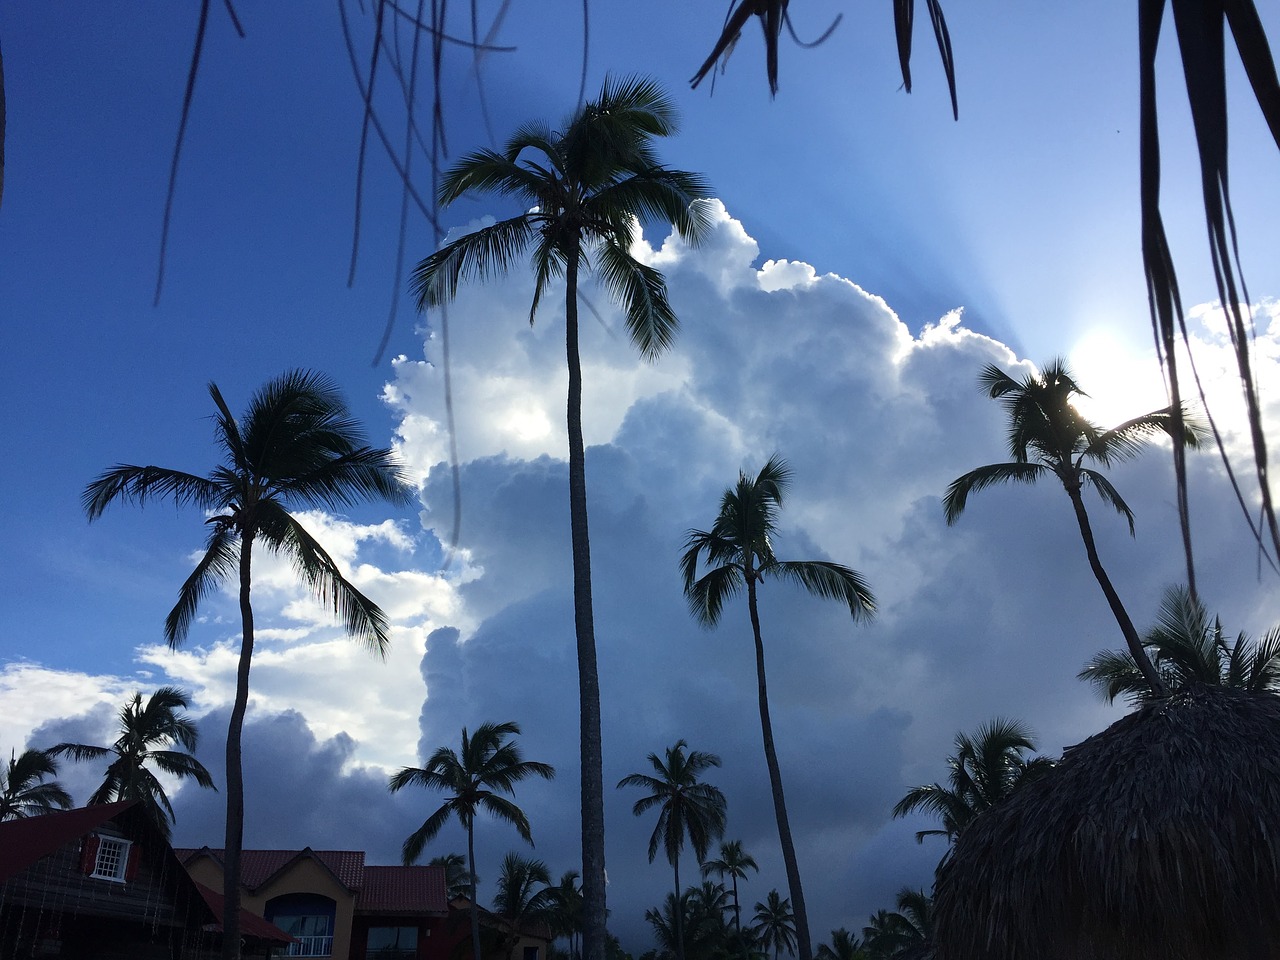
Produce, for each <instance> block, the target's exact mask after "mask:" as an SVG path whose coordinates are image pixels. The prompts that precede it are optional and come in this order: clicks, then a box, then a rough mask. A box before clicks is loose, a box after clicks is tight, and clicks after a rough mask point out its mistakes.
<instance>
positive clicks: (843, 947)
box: [814, 927, 869, 960]
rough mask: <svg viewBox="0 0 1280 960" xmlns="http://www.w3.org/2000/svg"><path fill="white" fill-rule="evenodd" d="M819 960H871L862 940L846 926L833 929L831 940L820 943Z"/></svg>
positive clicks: (816, 953)
mask: <svg viewBox="0 0 1280 960" xmlns="http://www.w3.org/2000/svg"><path fill="white" fill-rule="evenodd" d="M814 956H815V957H816V958H817V960H869V958H868V955H867V951H866V950H864V949H863V947H862V942H861V941H860V940H859V939H858V938H857V937H855V936H854V935H853V934H852V933H850V932H849V931H848V930H846V929H845V928H844V927H840V928H839V929H838V930H832V931H831V942H830V943H829V944H828V943H820V944H818V949H817V950H816V951H814Z"/></svg>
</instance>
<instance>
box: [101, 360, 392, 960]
mask: <svg viewBox="0 0 1280 960" xmlns="http://www.w3.org/2000/svg"><path fill="white" fill-rule="evenodd" d="M209 395H210V397H211V398H212V399H213V403H214V407H215V409H216V412H215V414H214V417H213V422H214V435H215V437H216V439H217V443H218V446H219V447H220V448H221V450H222V454H223V460H222V462H221V463H220V464H219V465H218V466H216V467H214V469H213V470H212V471H211V472H210V473H209V475H208V476H198V475H196V474H191V473H186V472H183V471H181V470H172V469H169V468H166V467H157V466H135V465H133V464H117V465H116V466H114V467H112V468H111V469H109V470H107V471H106V472H105V473H103V474H102V475H101V476H99V477H98V478H97V479H96V480H94V481H93V482H92V483H90V484H89V485H88V486H87V487H86V488H85V491H84V494H83V498H82V500H83V504H84V508H85V512H86V513H87V514H88V516H89V519H90V520H96V519H97V518H98V517H100V516H101V515H102V514H103V512H104V511H105V510H106V509H107V507H109V506H110V505H111V504H112V503H115V502H117V501H123V502H132V503H136V504H138V505H139V506H143V505H145V504H147V503H149V502H151V501H152V500H171V501H173V502H174V503H176V504H178V505H179V506H191V507H195V508H197V509H199V510H202V511H204V512H205V513H206V514H207V515H209V518H208V519H207V520H206V521H205V523H206V525H207V526H208V529H209V533H208V537H207V538H206V541H205V553H204V556H202V557H201V558H200V559H199V560H198V561H197V562H196V566H195V569H194V570H193V571H192V572H191V575H190V576H188V577H187V579H186V582H185V583H183V585H182V587H181V589H180V590H179V591H178V602H177V604H175V605H174V607H173V609H172V610H171V611H170V612H169V615H168V617H167V618H166V619H165V624H164V633H165V638H166V639H167V640H168V642H169V645H170V646H171V647H175V648H176V647H178V646H179V645H181V643H182V642H183V640H185V639H186V636H187V632H188V630H189V629H190V627H191V624H192V621H193V620H194V619H195V615H196V610H197V609H198V608H199V606H200V602H201V601H202V600H204V599H205V597H207V596H208V595H209V594H210V593H211V592H213V591H214V589H216V587H217V586H218V585H219V584H220V583H223V582H225V581H227V580H232V579H235V580H237V581H238V583H239V587H240V623H241V641H240V659H239V664H238V667H237V670H236V692H235V699H234V701H233V703H232V707H231V720H230V723H229V725H228V729H227V781H226V788H227V822H226V831H227V832H226V843H225V851H226V854H225V855H226V862H225V864H224V866H225V870H224V874H223V896H224V898H225V914H226V925H225V928H224V935H223V938H222V940H223V954H222V955H223V957H224V960H235V958H236V957H238V956H239V950H240V936H239V925H240V913H239V903H240V850H241V847H242V841H243V834H244V782H243V777H242V767H241V739H242V731H243V729H244V717H245V712H246V710H247V709H248V706H249V668H250V665H251V663H252V659H253V647H254V619H253V603H252V597H251V594H252V585H253V547H254V545H255V544H258V543H261V545H262V546H264V547H266V548H267V549H268V550H269V551H271V552H273V553H278V554H283V555H284V556H286V557H288V558H289V560H291V561H292V563H293V568H294V571H295V572H296V573H297V575H298V577H299V578H300V579H301V580H302V581H303V583H305V584H306V585H307V586H308V587H310V588H311V590H312V591H313V592H314V593H315V595H316V597H317V598H318V599H319V600H320V601H321V602H322V603H323V604H324V605H325V606H326V607H328V608H330V609H331V610H332V611H333V613H334V614H335V615H336V616H337V617H338V619H339V620H341V621H342V623H343V625H344V626H345V627H346V629H347V632H348V633H350V634H351V635H352V636H354V637H355V638H356V639H357V640H359V641H360V642H362V643H364V644H365V645H367V646H368V647H369V648H370V649H371V650H373V651H374V652H376V653H378V654H382V653H383V652H384V651H385V649H386V646H387V643H388V624H387V619H386V617H385V615H384V614H383V613H382V611H381V610H380V609H379V608H378V606H377V604H375V603H374V602H373V601H372V600H370V599H369V598H367V597H366V596H365V595H364V594H362V593H361V592H360V591H359V590H358V589H356V587H355V586H354V585H353V584H352V583H351V582H350V581H348V580H347V579H346V577H344V576H343V574H342V571H341V570H340V569H339V568H338V565H337V563H335V562H334V560H333V558H332V557H330V556H329V554H328V553H327V552H325V550H324V548H323V547H322V546H321V545H320V544H319V542H317V541H316V539H315V537H313V536H312V535H311V533H310V532H309V531H308V530H307V528H306V527H305V526H303V524H302V523H301V522H300V521H299V520H298V519H297V518H296V517H295V516H294V515H293V514H292V513H291V512H290V511H291V510H293V509H295V508H297V507H311V508H319V509H329V510H335V509H341V508H345V507H349V506H353V505H355V504H357V503H362V502H365V501H373V500H387V501H390V502H392V503H397V504H405V505H407V504H408V503H410V502H411V496H410V490H409V487H408V485H407V483H406V480H405V477H404V475H403V474H402V473H401V472H400V468H399V466H398V465H397V463H396V461H395V458H394V456H393V455H392V453H391V451H390V450H386V449H381V448H377V447H371V446H369V445H368V444H367V443H366V442H365V439H364V436H363V434H362V432H361V430H360V428H359V425H358V424H357V422H356V421H355V420H354V419H353V418H352V417H351V414H350V412H349V411H348V408H347V405H346V402H345V401H344V400H343V398H342V395H341V393H340V392H339V391H338V388H337V386H336V385H335V384H334V383H333V381H332V380H330V379H329V378H328V377H325V376H323V375H322V374H318V373H315V372H312V371H308V370H293V371H290V372H288V373H285V374H282V375H281V376H279V377H276V378H275V379H273V380H270V381H268V382H267V383H266V385H264V386H263V387H261V388H259V389H258V391H257V392H255V393H254V395H253V397H252V398H251V399H250V401H249V407H248V410H247V411H246V412H245V414H244V416H243V417H241V418H240V419H237V418H236V417H235V416H234V415H233V414H232V413H231V409H230V407H228V406H227V403H226V401H225V400H224V399H223V397H222V392H221V391H220V390H219V389H218V387H217V385H216V384H214V383H210V384H209Z"/></svg>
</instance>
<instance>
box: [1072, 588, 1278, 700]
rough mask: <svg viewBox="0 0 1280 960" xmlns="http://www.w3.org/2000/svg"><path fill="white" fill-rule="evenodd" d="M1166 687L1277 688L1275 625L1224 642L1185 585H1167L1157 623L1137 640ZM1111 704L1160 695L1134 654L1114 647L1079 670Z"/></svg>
mask: <svg viewBox="0 0 1280 960" xmlns="http://www.w3.org/2000/svg"><path fill="white" fill-rule="evenodd" d="M1142 645H1143V647H1144V648H1145V649H1146V650H1148V651H1149V652H1150V655H1151V660H1152V661H1153V663H1154V665H1155V668H1156V670H1157V671H1158V672H1159V674H1160V678H1161V680H1162V682H1163V683H1164V687H1165V690H1166V691H1167V692H1168V693H1169V695H1173V694H1175V693H1177V692H1178V691H1179V690H1181V689H1182V688H1183V687H1186V686H1187V685H1188V684H1192V683H1207V684H1210V685H1212V686H1223V687H1238V688H1240V689H1241V690H1250V691H1253V692H1255V693H1262V692H1267V691H1277V690H1280V626H1278V627H1274V628H1272V629H1271V630H1269V631H1268V632H1267V634H1266V635H1265V636H1264V637H1263V638H1262V640H1260V641H1259V642H1257V643H1254V642H1252V641H1251V640H1250V639H1249V638H1248V637H1247V636H1245V635H1244V634H1243V633H1241V634H1237V636H1236V638H1235V640H1233V641H1228V640H1227V639H1226V637H1225V636H1223V632H1222V621H1220V620H1218V619H1216V618H1215V619H1214V620H1213V621H1212V623H1211V622H1210V620H1209V611H1208V610H1206V609H1205V607H1204V604H1202V603H1201V602H1200V601H1199V600H1198V599H1196V598H1195V597H1193V596H1192V595H1191V591H1190V590H1189V589H1187V588H1186V587H1182V586H1178V587H1171V588H1169V589H1168V590H1167V591H1165V594H1164V598H1163V600H1161V602H1160V612H1159V614H1158V615H1157V617H1156V624H1155V626H1154V627H1152V628H1151V629H1150V630H1149V631H1148V632H1147V635H1146V636H1145V637H1143V639H1142ZM1079 677H1080V679H1081V680H1087V681H1088V682H1089V683H1091V684H1093V685H1094V686H1095V687H1096V688H1097V689H1098V690H1099V691H1100V692H1101V693H1102V695H1103V696H1104V697H1106V699H1107V702H1108V703H1110V702H1111V701H1112V700H1115V698H1116V697H1119V696H1123V697H1125V698H1126V699H1127V700H1128V701H1129V702H1130V703H1132V704H1133V705H1134V706H1139V705H1141V704H1144V703H1150V702H1151V701H1152V700H1156V699H1159V698H1158V697H1157V696H1156V695H1155V694H1154V693H1153V692H1152V690H1151V687H1150V686H1149V685H1148V684H1147V682H1146V680H1145V679H1144V678H1143V676H1142V674H1141V672H1139V670H1138V666H1137V664H1135V663H1134V662H1133V657H1131V656H1130V655H1129V654H1128V653H1123V652H1121V651H1118V650H1105V651H1103V652H1102V653H1099V654H1097V655H1096V656H1094V658H1093V659H1092V660H1090V661H1089V663H1088V664H1087V665H1086V666H1085V668H1084V669H1083V670H1081V671H1080V673H1079Z"/></svg>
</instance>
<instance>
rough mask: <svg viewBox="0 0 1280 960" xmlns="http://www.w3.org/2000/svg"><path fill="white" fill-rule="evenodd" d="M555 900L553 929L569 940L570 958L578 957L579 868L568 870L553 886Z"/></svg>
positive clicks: (579, 928)
mask: <svg viewBox="0 0 1280 960" xmlns="http://www.w3.org/2000/svg"><path fill="white" fill-rule="evenodd" d="M551 894H552V898H553V900H554V901H555V902H554V905H553V907H552V922H551V929H552V932H553V933H554V935H555V936H557V937H564V938H566V939H567V940H568V941H569V960H574V958H576V957H578V956H579V955H580V954H579V951H578V935H579V934H580V933H581V932H582V884H581V883H580V882H579V874H578V871H577V870H566V871H565V872H564V873H563V874H562V875H561V877H560V882H559V883H557V884H556V885H555V886H553V887H552V888H551Z"/></svg>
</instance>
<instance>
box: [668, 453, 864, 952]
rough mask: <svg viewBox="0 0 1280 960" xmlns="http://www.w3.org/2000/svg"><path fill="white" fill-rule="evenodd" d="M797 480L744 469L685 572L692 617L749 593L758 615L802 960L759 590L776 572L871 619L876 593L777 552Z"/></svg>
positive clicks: (766, 723)
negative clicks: (776, 539) (781, 515)
mask: <svg viewBox="0 0 1280 960" xmlns="http://www.w3.org/2000/svg"><path fill="white" fill-rule="evenodd" d="M790 482H791V471H790V470H789V469H788V468H787V464H786V461H784V460H782V459H781V458H780V457H778V456H776V455H775V456H773V457H770V458H769V462H768V463H766V464H765V465H764V466H763V467H762V468H761V469H760V473H759V474H758V475H757V476H755V477H754V478H753V477H749V476H747V474H745V473H739V474H738V485H737V486H736V487H734V488H731V489H729V490H726V491H725V492H724V496H723V497H722V498H721V501H720V513H719V515H718V516H717V517H716V520H715V524H714V525H713V526H712V528H711V529H710V530H709V531H703V530H690V531H689V534H688V536H687V538H686V539H685V545H684V546H685V550H684V554H683V556H682V557H681V559H680V569H681V572H682V574H683V576H684V593H685V596H686V597H687V598H688V600H689V609H690V611H691V612H692V613H693V616H694V617H695V618H696V619H697V620H698V621H699V622H700V623H701V624H702V625H703V626H705V627H712V626H715V624H716V623H717V622H719V620H720V613H721V611H722V609H723V607H724V602H725V600H726V599H729V598H731V597H733V596H735V595H737V593H738V592H739V591H740V590H742V588H743V586H745V587H746V590H747V609H748V612H749V613H750V615H751V631H752V634H753V636H754V639H755V650H756V682H757V687H758V694H759V702H760V729H761V732H762V734H763V737H764V756H765V764H766V765H767V766H768V768H769V784H770V786H771V787H772V790H773V809H774V814H775V816H776V818H777V821H778V839H779V841H780V842H781V844H782V859H783V863H784V864H785V865H786V869H787V884H788V887H789V889H790V891H791V903H792V904H794V911H795V924H796V932H797V935H798V937H799V951H800V960H811V958H812V948H811V946H810V940H809V920H808V915H807V912H806V910H805V905H804V890H803V889H802V887H801V884H800V868H799V866H798V864H797V862H796V850H795V844H794V843H793V841H792V839H791V824H790V822H789V821H788V819H787V804H786V798H785V797H784V796H783V792H782V772H781V769H780V768H779V766H778V753H777V750H776V748H775V747H774V743H773V723H772V721H771V720H770V719H769V693H768V687H767V684H766V682H765V665H764V640H763V639H762V638H761V634H760V612H759V609H758V607H757V604H756V587H757V585H758V584H759V583H760V582H761V581H762V580H764V579H766V578H769V577H776V578H779V579H783V580H790V581H792V582H793V583H796V584H799V585H800V586H801V587H803V588H804V589H805V590H807V591H809V593H811V594H813V595H814V596H818V597H823V598H825V599H830V600H839V601H840V602H841V603H843V604H845V605H846V606H847V607H848V608H849V614H850V615H851V616H852V617H853V619H854V620H865V619H869V618H870V617H871V616H872V615H873V614H874V613H875V598H874V597H873V596H872V595H871V590H870V588H869V587H868V586H867V584H866V583H865V581H864V580H863V579H862V575H861V574H860V573H858V572H857V571H856V570H851V569H850V568H848V567H846V566H843V565H841V564H838V563H831V562H830V561H827V560H779V559H778V558H777V557H775V556H774V554H773V535H774V533H775V532H776V530H777V525H778V510H779V509H780V508H781V506H782V500H783V495H784V493H785V491H786V488H787V486H788V484H789V483H790ZM704 555H705V557H706V562H707V564H708V565H709V566H710V567H711V569H710V570H708V571H707V573H705V574H704V575H703V576H702V577H701V578H699V577H698V563H699V560H700V558H702V557H703V556H704Z"/></svg>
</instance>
